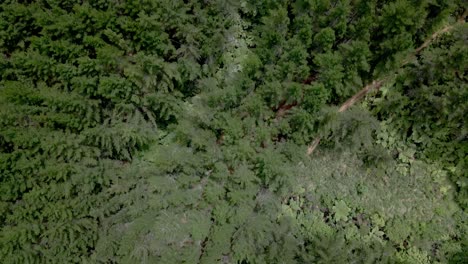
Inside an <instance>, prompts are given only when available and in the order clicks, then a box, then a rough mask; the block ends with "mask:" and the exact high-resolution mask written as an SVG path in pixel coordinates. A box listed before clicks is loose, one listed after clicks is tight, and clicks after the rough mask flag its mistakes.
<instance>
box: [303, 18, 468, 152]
mask: <svg viewBox="0 0 468 264" xmlns="http://www.w3.org/2000/svg"><path fill="white" fill-rule="evenodd" d="M467 15H468V10H465V12H464V13H463V15H462V16H460V18H459V19H458V20H457V22H456V23H454V24H452V25H448V26H445V27H443V28H441V29H439V30H437V31H436V32H434V33H433V34H432V35H431V36H430V37H429V38H428V39H427V40H426V41H424V43H423V44H421V46H419V47H418V48H417V49H415V50H414V52H412V53H411V54H410V55H409V56H408V59H406V60H405V61H403V63H402V64H401V65H400V68H402V67H403V66H405V65H406V64H408V63H409V62H411V61H412V60H414V58H415V57H416V56H417V55H418V54H419V53H421V51H422V50H423V49H425V48H427V47H428V46H429V45H430V44H431V43H432V42H433V41H434V40H435V39H436V38H437V37H439V36H440V35H442V34H444V33H447V32H449V31H450V30H452V29H453V28H454V27H455V26H457V25H460V24H463V23H465V20H466V17H467ZM386 80H388V78H387V77H383V78H381V79H377V80H374V81H372V83H370V84H368V85H366V86H365V87H364V88H362V89H361V90H360V91H359V92H357V93H356V94H354V95H353V96H352V97H351V98H349V99H348V100H346V102H344V103H343V104H342V105H341V107H340V108H339V109H338V112H339V113H341V112H344V111H346V110H348V109H349V108H350V107H351V106H353V105H354V104H355V103H356V102H358V101H360V100H361V99H362V98H363V97H364V96H365V95H366V94H368V93H369V92H370V91H372V90H375V89H379V88H380V87H381V86H382V85H383V84H384V83H385V81H386ZM319 144H320V137H317V138H315V139H314V141H312V143H310V144H309V147H308V148H307V155H311V154H312V153H313V152H314V150H315V149H316V148H317V146H318V145H319Z"/></svg>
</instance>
